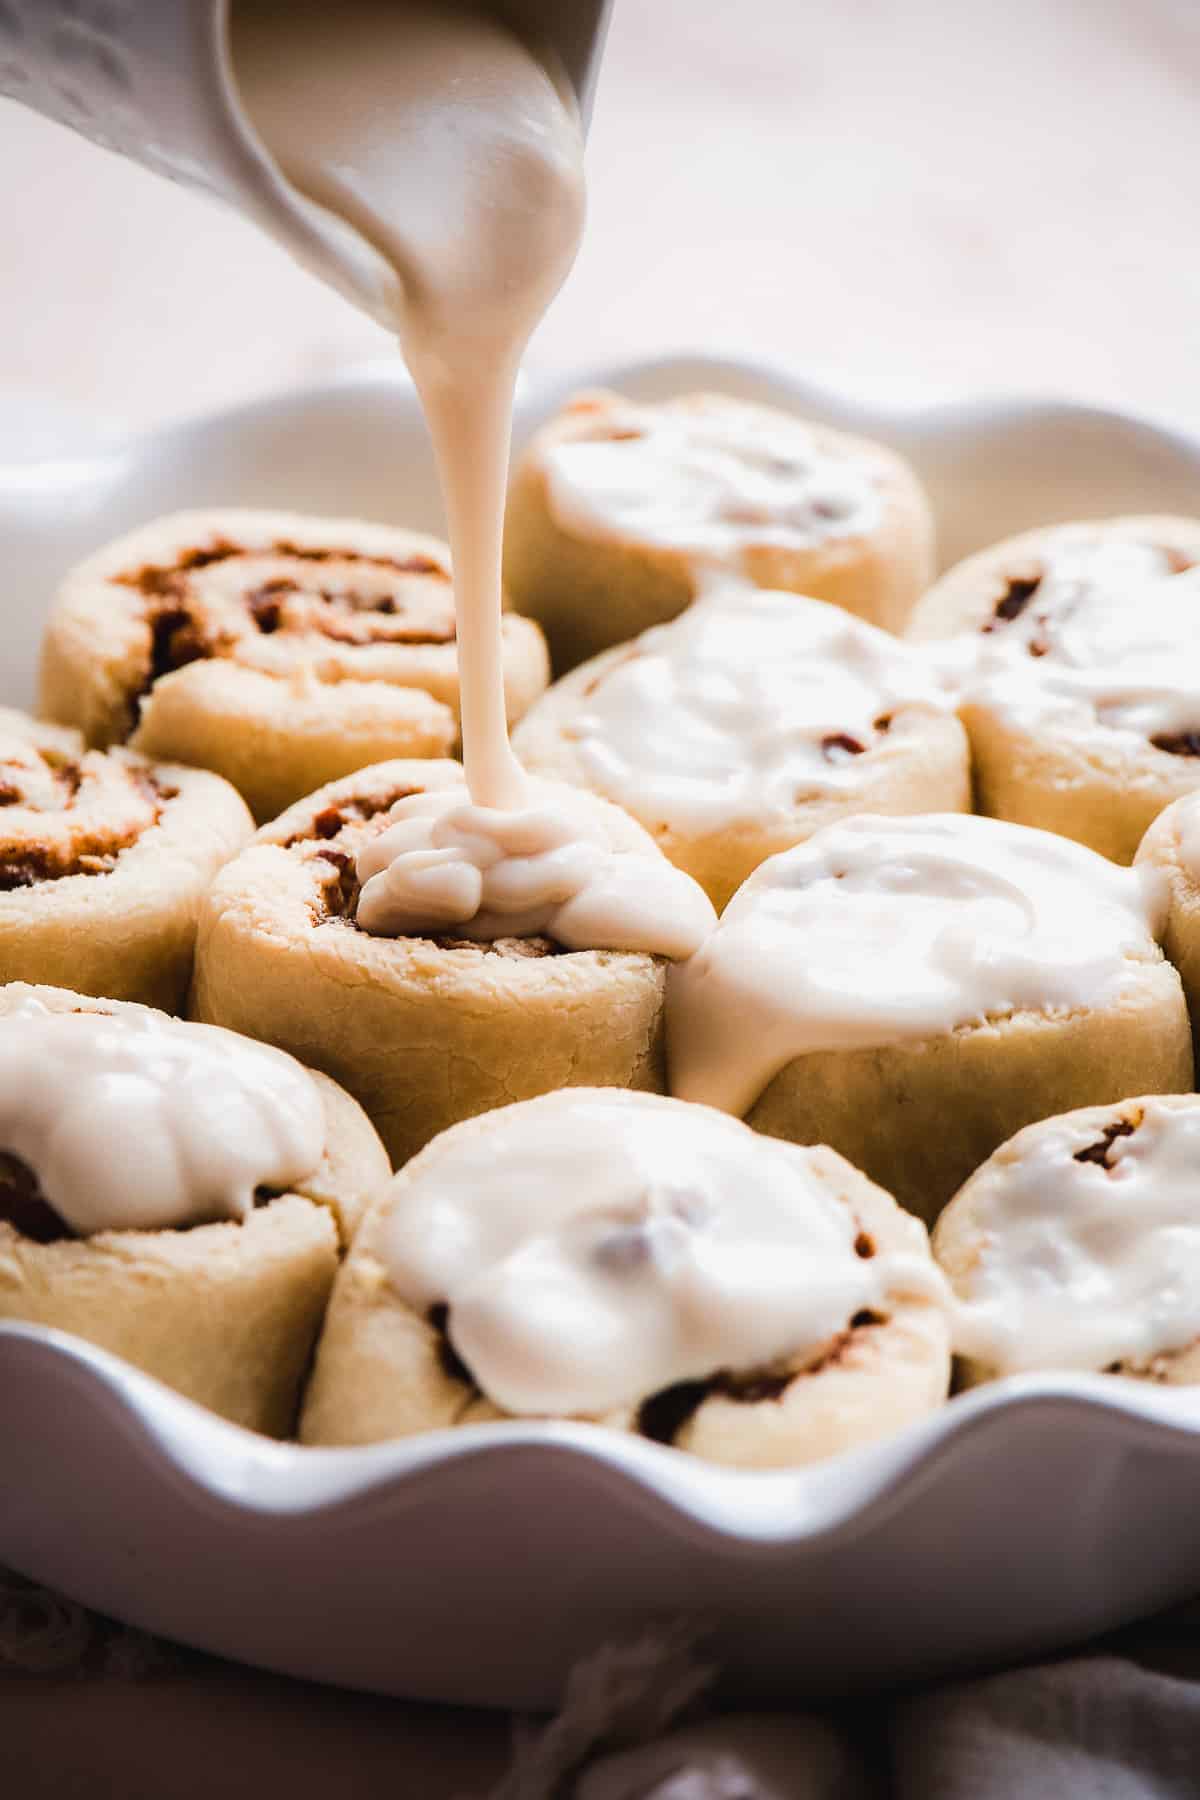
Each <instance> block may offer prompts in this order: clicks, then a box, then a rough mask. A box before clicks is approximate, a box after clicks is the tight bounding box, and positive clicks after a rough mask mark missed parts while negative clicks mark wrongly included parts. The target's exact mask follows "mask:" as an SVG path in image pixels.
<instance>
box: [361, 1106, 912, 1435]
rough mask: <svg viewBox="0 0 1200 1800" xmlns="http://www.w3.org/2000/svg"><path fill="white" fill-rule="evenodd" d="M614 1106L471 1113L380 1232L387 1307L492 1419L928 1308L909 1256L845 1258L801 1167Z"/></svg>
mask: <svg viewBox="0 0 1200 1800" xmlns="http://www.w3.org/2000/svg"><path fill="white" fill-rule="evenodd" d="M624 1099H625V1096H623V1095H622V1096H620V1097H619V1099H618V1100H616V1101H614V1100H613V1099H612V1098H610V1097H608V1096H606V1095H603V1094H598V1093H597V1094H592V1095H589V1096H587V1097H580V1096H578V1095H573V1094H569V1093H563V1094H554V1095H549V1096H546V1097H545V1098H544V1099H543V1100H540V1101H537V1102H533V1103H531V1105H530V1106H525V1107H511V1108H508V1109H506V1110H505V1111H504V1112H497V1113H492V1114H490V1115H489V1116H488V1120H487V1130H486V1131H479V1132H476V1133H464V1132H462V1131H459V1132H458V1133H456V1134H455V1135H454V1142H453V1147H451V1144H450V1141H449V1139H447V1140H444V1147H443V1149H442V1153H441V1154H440V1156H438V1158H437V1160H436V1163H434V1162H433V1161H432V1160H431V1161H430V1162H429V1164H428V1168H429V1174H428V1177H427V1179H425V1180H414V1182H413V1185H412V1188H411V1191H410V1192H409V1193H408V1194H407V1196H406V1198H405V1202H404V1204H403V1205H402V1206H397V1207H396V1208H395V1209H394V1211H393V1212H392V1214H391V1216H390V1218H389V1219H388V1221H387V1226H386V1236H385V1237H384V1239H383V1242H382V1243H381V1244H380V1245H379V1249H380V1252H381V1254H382V1256H383V1259H384V1262H385V1264H386V1267H387V1271H388V1275H389V1278H390V1280H391V1283H392V1286H393V1287H394V1289H395V1291H396V1292H397V1293H398V1294H399V1295H400V1297H401V1298H402V1299H403V1300H404V1301H405V1302H406V1303H407V1304H408V1305H409V1306H411V1307H412V1308H413V1309H414V1310H415V1311H417V1312H418V1313H419V1314H421V1315H422V1316H424V1315H425V1314H427V1313H428V1312H429V1311H430V1310H431V1309H432V1308H436V1307H444V1308H445V1309H446V1330H447V1335H448V1337H449V1339H450V1342H451V1343H452V1345H453V1347H454V1350H455V1352H456V1353H457V1355H458V1356H459V1357H460V1358H461V1359H462V1361H463V1363H465V1365H466V1366H467V1368H468V1369H469V1370H470V1372H471V1375H472V1377H473V1378H474V1380H475V1382H476V1383H477V1385H478V1386H479V1387H480V1389H481V1390H482V1391H483V1392H484V1393H485V1394H487V1396H488V1397H489V1398H490V1399H491V1400H493V1401H494V1402H495V1403H496V1404H497V1405H499V1406H501V1407H503V1408H504V1409H505V1410H506V1411H508V1412H511V1413H518V1414H520V1413H526V1414H535V1415H537V1414H551V1415H561V1414H566V1415H571V1414H585V1415H586V1414H592V1415H595V1414H604V1413H606V1412H609V1411H611V1410H612V1409H614V1408H617V1407H620V1406H627V1405H632V1404H634V1403H636V1402H637V1401H638V1400H639V1399H641V1398H642V1397H644V1396H645V1395H647V1394H654V1393H657V1392H660V1391H661V1390H663V1389H665V1388H669V1387H671V1386H673V1385H674V1384H675V1383H676V1382H682V1381H687V1380H693V1379H698V1378H701V1377H705V1376H709V1375H711V1374H712V1372H713V1371H714V1370H720V1369H748V1368H749V1369H758V1368H763V1367H768V1366H770V1365H771V1364H772V1363H774V1362H775V1361H776V1360H777V1359H779V1358H781V1357H784V1356H791V1355H795V1354H798V1353H799V1354H802V1353H803V1352H805V1351H809V1350H811V1349H813V1348H814V1347H816V1346H822V1345H825V1344H827V1343H829V1342H830V1341H831V1340H835V1339H837V1338H838V1336H839V1334H841V1333H843V1332H844V1331H845V1330H846V1329H847V1327H848V1324H849V1322H850V1321H851V1320H852V1319H853V1318H855V1317H856V1316H857V1315H859V1314H861V1313H862V1312H864V1311H868V1312H869V1311H872V1310H874V1309H883V1310H886V1308H887V1305H888V1303H889V1301H892V1300H894V1299H895V1298H896V1297H897V1296H899V1295H902V1294H907V1295H910V1296H915V1297H918V1298H921V1299H926V1300H934V1301H937V1300H938V1299H939V1298H940V1295H941V1293H942V1284H941V1281H940V1278H939V1276H938V1274H937V1271H936V1270H935V1269H934V1268H933V1266H932V1265H931V1264H930V1263H929V1262H928V1261H927V1260H926V1259H924V1258H923V1257H919V1256H917V1255H910V1254H906V1253H904V1252H894V1253H884V1254H879V1255H876V1254H874V1252H873V1247H872V1248H871V1249H865V1248H864V1246H863V1245H862V1243H861V1241H860V1239H859V1234H858V1227H857V1226H856V1223H855V1219H854V1216H853V1213H852V1211H851V1209H850V1208H849V1207H848V1206H847V1205H845V1204H844V1203H843V1202H842V1201H840V1200H839V1199H838V1198H837V1196H836V1194H835V1193H834V1192H833V1191H832V1189H831V1188H830V1187H829V1185H828V1184H827V1183H826V1184H825V1185H823V1184H822V1182H821V1180H820V1179H819V1178H818V1175H817V1173H816V1172H815V1169H814V1167H813V1163H812V1156H813V1153H812V1152H811V1151H806V1150H802V1149H798V1148H797V1147H795V1146H793V1145H787V1144H781V1143H778V1142H777V1141H775V1140H774V1139H770V1138H763V1137H757V1136H755V1135H754V1134H752V1133H750V1132H749V1131H748V1130H747V1128H746V1127H745V1126H744V1125H742V1124H741V1123H740V1122H738V1121H735V1120H732V1119H726V1118H722V1117H721V1116H720V1115H718V1114H714V1113H711V1112H702V1111H699V1110H693V1109H690V1108H682V1107H680V1108H678V1109H676V1108H674V1107H673V1106H672V1105H671V1103H670V1102H662V1103H660V1104H658V1105H656V1106H653V1107H650V1108H646V1109H645V1110H641V1109H639V1108H637V1107H634V1106H628V1105H622V1104H621V1103H620V1102H621V1101H623V1100H624ZM533 1107H536V1112H534V1111H533V1110H532V1108H533ZM514 1170H519V1172H520V1173H519V1179H514Z"/></svg>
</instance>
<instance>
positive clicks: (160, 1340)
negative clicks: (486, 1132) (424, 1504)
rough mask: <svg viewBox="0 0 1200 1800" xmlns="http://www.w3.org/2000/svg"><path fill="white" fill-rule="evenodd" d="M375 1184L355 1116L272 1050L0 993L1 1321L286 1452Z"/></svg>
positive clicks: (373, 1149) (325, 1084)
mask: <svg viewBox="0 0 1200 1800" xmlns="http://www.w3.org/2000/svg"><path fill="white" fill-rule="evenodd" d="M131 1147H132V1149H131ZM389 1173H390V1166H389V1164H388V1161H387V1158H386V1156H385V1154H384V1151H383V1146H382V1145H381V1144H380V1142H379V1139H378V1138H377V1137H376V1135H375V1133H374V1131H372V1129H371V1127H370V1125H369V1123H368V1122H367V1120H366V1118H365V1117H364V1116H363V1113H362V1111H361V1109H360V1108H359V1107H358V1106H357V1105H356V1104H355V1103H354V1101H353V1100H351V1099H350V1097H349V1095H347V1094H344V1093H342V1091H341V1090H340V1089H339V1088H337V1087H336V1086H335V1085H334V1083H333V1082H331V1081H329V1080H327V1079H326V1078H325V1077H324V1076H323V1075H313V1074H310V1073H309V1072H308V1071H307V1070H305V1069H303V1068H301V1067H300V1065H299V1064H298V1063H295V1062H293V1061H292V1059H291V1058H290V1057H286V1056H283V1055H281V1054H280V1053H279V1052H278V1051H275V1050H272V1049H270V1048H269V1047H268V1046H266V1045H263V1044H253V1043H249V1042H248V1041H246V1040H244V1039H240V1038H237V1037H235V1036H234V1035H233V1034H232V1033H230V1032H222V1031H213V1030H211V1029H209V1028H207V1027H202V1026H195V1025H185V1024H183V1023H182V1022H180V1021H179V1020H175V1019H169V1018H168V1017H166V1015H165V1014H162V1013H159V1012H155V1011H153V1010H151V1009H149V1008H146V1007H141V1006H131V1005H126V1004H123V1003H121V1002H119V1001H112V1000H97V999H90V998H85V997H84V996H81V995H79V994H75V993H71V992H69V991H68V990H66V989H63V988H54V987H39V986H29V985H26V984H24V983H13V984H11V985H9V986H7V987H3V988H0V1319H4V1320H15V1321H19V1322H21V1323H24V1324H31V1325H47V1326H53V1327H54V1328H55V1329H56V1330H59V1331H69V1332H73V1333H74V1334H75V1335H76V1336H78V1337H83V1338H86V1339H88V1340H89V1342H91V1343H93V1344H97V1345H99V1346H100V1348H102V1349H104V1350H108V1351H110V1352H112V1353H113V1354H114V1355H116V1356H120V1357H123V1358H124V1359H125V1360H126V1361H127V1362H131V1363H133V1364H135V1365H136V1367H138V1368H140V1369H143V1370H144V1371H145V1372H146V1373H147V1374H149V1375H153V1376H155V1377H157V1379H158V1380H160V1381H163V1382H165V1383H166V1384H167V1385H168V1386H169V1387H173V1388H175V1389H176V1390H177V1391H178V1392H179V1393H181V1394H185V1395H187V1397H188V1398H189V1399H192V1400H196V1401H198V1402H199V1403H200V1404H201V1405H203V1406H207V1407H209V1408H211V1410H212V1411H214V1412H217V1413H220V1414H221V1415H222V1416H223V1417H225V1418H227V1419H232V1420H233V1421H234V1422H235V1423H236V1424H241V1425H247V1426H249V1427H251V1428H252V1429H253V1430H256V1431H263V1432H267V1433H269V1434H271V1435H273V1436H281V1435H284V1434H285V1433H287V1432H288V1431H290V1430H291V1429H292V1427H293V1424H294V1421H295V1415H296V1402H297V1396H298V1394H299V1389H300V1383H301V1380H302V1378H303V1375H304V1371H305V1369H306V1367H307V1363H308V1359H309V1355H310V1353H311V1350H312V1344H313V1340H314V1338H315V1336H316V1333H317V1329H318V1327H319V1325H320V1321H321V1317H322V1314H323V1312H324V1308H325V1303H326V1300H327V1298H328V1295H329V1290H330V1287H331V1285H332V1282H333V1277H334V1273H335V1270H336V1268H337V1263H338V1251H339V1245H345V1244H346V1243H348V1242H349V1240H350V1238H351V1237H352V1235H353V1232H354V1230H355V1228H356V1227H357V1224H358V1221H359V1219H360V1217H361V1215H362V1213H363V1210H364V1208H365V1206H366V1204H367V1202H368V1201H369V1200H370V1199H372V1198H373V1197H374V1195H375V1194H376V1193H378V1191H379V1190H380V1188H381V1187H382V1186H383V1184H384V1183H385V1182H386V1180H387V1178H388V1175H389Z"/></svg>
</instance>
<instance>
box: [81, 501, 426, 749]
mask: <svg viewBox="0 0 1200 1800" xmlns="http://www.w3.org/2000/svg"><path fill="white" fill-rule="evenodd" d="M112 579H113V581H114V582H115V583H116V584H117V585H119V586H121V587H125V588H131V589H132V590H133V591H134V592H135V593H136V594H138V595H139V596H140V597H141V598H142V600H143V602H144V608H145V622H146V644H145V659H144V669H143V679H142V685H141V688H140V689H139V690H138V692H137V693H136V694H134V695H133V696H132V699H131V706H132V709H133V711H134V712H135V713H136V711H137V709H138V707H139V705H140V702H141V701H142V700H143V699H144V697H145V695H146V694H147V693H148V692H149V690H150V689H151V687H153V685H154V683H155V682H156V681H158V680H159V679H160V678H161V677H162V676H164V675H167V674H170V673H171V672H172V671H173V670H175V669H181V668H183V667H185V665H186V664H188V663H191V662H197V661H199V660H200V659H202V658H206V657H224V658H227V659H230V660H232V661H235V662H239V663H242V664H243V665H245V666H247V667H250V668H256V669H260V670H262V671H264V672H265V673H268V674H270V673H274V674H288V673H291V672H292V671H294V670H296V669H298V668H300V667H302V666H305V665H312V664H316V665H317V666H318V667H319V665H320V663H321V660H322V657H323V656H327V655H328V652H329V646H330V645H337V646H338V647H339V648H340V649H343V650H350V651H355V650H369V649H372V648H375V647H379V646H389V645H396V646H406V647H414V646H433V645H445V644H453V642H454V639H455V624H454V591H453V586H452V582H451V575H450V567H449V562H448V559H439V558H437V557H435V556H433V555H430V554H427V553H425V552H414V553H413V554H411V555H408V556H388V555H384V554H382V553H371V552H366V551H362V550H354V549H350V548H341V547H338V546H335V545H331V546H329V547H328V548H314V547H312V546H306V545H301V544H297V543H294V542H292V541H291V540H290V539H287V538H280V539H278V540H276V541H274V542H272V543H271V544H269V545H267V546H265V547H251V546H248V545H244V544H240V543H236V542H234V541H233V540H231V539H228V538H224V537H217V538H216V539H214V541H213V542H212V543H211V544H208V545H206V546H192V547H189V548H186V549H183V550H181V551H180V552H179V553H178V555H177V556H176V557H175V558H174V560H173V561H171V562H163V563H144V564H142V565H140V566H139V567H136V568H130V569H125V570H123V571H121V572H120V573H119V574H117V575H115V576H114V577H112ZM133 722H134V721H131V723H133Z"/></svg>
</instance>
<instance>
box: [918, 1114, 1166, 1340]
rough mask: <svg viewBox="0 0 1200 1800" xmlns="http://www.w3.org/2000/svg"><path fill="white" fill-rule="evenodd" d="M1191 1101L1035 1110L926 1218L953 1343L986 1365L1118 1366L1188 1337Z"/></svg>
mask: <svg viewBox="0 0 1200 1800" xmlns="http://www.w3.org/2000/svg"><path fill="white" fill-rule="evenodd" d="M1198 1179H1200V1100H1198V1099H1197V1098H1196V1097H1195V1096H1183V1097H1168V1098H1155V1097H1149V1098H1146V1099H1143V1100H1138V1101H1136V1102H1127V1103H1125V1104H1124V1105H1123V1106H1121V1107H1120V1108H1117V1109H1110V1113H1109V1118H1108V1122H1107V1123H1105V1122H1104V1121H1103V1117H1102V1115H1098V1113H1097V1112H1096V1111H1095V1110H1089V1111H1088V1112H1084V1113H1073V1114H1068V1115H1065V1116H1064V1117H1062V1118H1058V1119H1048V1120H1046V1121H1045V1122H1044V1123H1042V1124H1038V1125H1032V1126H1030V1127H1029V1128H1028V1130H1026V1131H1024V1132H1022V1133H1020V1135H1019V1136H1018V1137H1016V1138H1015V1139H1013V1140H1012V1142H1011V1143H1010V1144H1007V1145H1006V1146H1005V1147H1004V1148H1003V1149H1002V1150H1000V1151H998V1152H997V1153H996V1155H995V1156H994V1157H992V1158H991V1160H990V1161H989V1162H987V1163H985V1164H984V1166H983V1168H982V1169H981V1170H980V1171H979V1173H978V1174H977V1175H976V1176H974V1177H973V1178H972V1180H971V1181H970V1182H968V1184H967V1186H966V1187H965V1188H964V1189H963V1190H962V1193H961V1194H960V1195H959V1196H958V1198H957V1199H956V1200H955V1201H954V1202H952V1204H951V1205H950V1207H949V1208H948V1209H947V1211H946V1212H945V1213H944V1214H943V1216H942V1220H941V1221H940V1222H939V1225H938V1229H937V1231H936V1233H935V1235H934V1248H935V1251H937V1253H938V1254H939V1255H940V1256H941V1257H942V1258H943V1261H944V1263H945V1266H946V1268H947V1271H948V1273H950V1275H951V1279H952V1282H953V1285H954V1288H955V1291H956V1294H957V1304H956V1307H955V1315H954V1337H955V1348H956V1349H957V1350H958V1351H959V1352H960V1353H961V1354H962V1355H963V1356H965V1357H967V1358H969V1359H970V1360H971V1361H972V1362H973V1363H975V1364H977V1365H978V1366H979V1367H980V1368H981V1369H983V1370H984V1371H986V1372H987V1373H988V1374H995V1375H1005V1374H1012V1373H1016V1372H1018V1371H1020V1370H1026V1369H1046V1368H1071V1369H1096V1370H1099V1369H1111V1368H1115V1367H1119V1366H1122V1365H1131V1372H1137V1371H1138V1369H1139V1366H1140V1367H1141V1368H1143V1369H1144V1368H1145V1366H1146V1365H1147V1364H1149V1363H1151V1362H1153V1360H1154V1359H1155V1358H1157V1357H1160V1356H1166V1355H1170V1354H1171V1353H1174V1352H1178V1351H1180V1350H1183V1349H1186V1348H1188V1347H1189V1346H1191V1345H1193V1344H1194V1343H1195V1342H1196V1340H1197V1339H1198V1338H1200V1216H1198V1214H1197V1207H1196V1185H1197V1180H1198Z"/></svg>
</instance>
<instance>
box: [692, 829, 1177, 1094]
mask: <svg viewBox="0 0 1200 1800" xmlns="http://www.w3.org/2000/svg"><path fill="white" fill-rule="evenodd" d="M1160 910H1161V894H1160V888H1159V884H1158V883H1157V882H1156V881H1155V880H1154V879H1153V878H1150V879H1145V878H1144V876H1143V872H1142V871H1136V870H1129V869H1123V868H1118V867H1117V866H1116V864H1114V863H1110V862H1108V861H1106V860H1105V858H1104V857H1101V856H1097V855H1096V854H1095V852H1094V851H1091V850H1087V849H1084V848H1083V846H1082V845H1079V844H1075V843H1072V842H1070V841H1069V840H1068V839H1066V838H1060V837H1055V836H1052V835H1051V834H1050V833H1049V832H1043V831H1033V830H1030V829H1029V828H1028V827H1026V826H1022V825H1009V824H1006V823H1003V822H1001V821H1000V820H996V819H984V818H976V817H970V816H960V815H957V814H943V815H936V814H935V815H930V816H926V817H924V818H909V819H884V818H869V817H862V818H855V819H849V820H846V821H845V822H844V823H842V824H838V825H833V826H830V827H828V828H827V829H825V830H823V831H820V832H818V833H817V834H816V835H815V836H814V837H812V838H810V839H809V841H808V842H807V843H805V844H801V845H800V846H799V847H798V848H797V849H795V850H789V851H787V852H785V853H784V854H783V855H781V856H774V857H771V858H770V859H769V860H768V861H767V862H765V863H764V864H763V865H762V867H761V868H760V869H758V870H757V871H756V873H755V874H754V875H752V876H751V877H750V879H749V881H747V882H746V883H745V885H744V886H743V887H742V888H740V889H739V891H738V893H737V894H736V895H735V896H734V898H733V900H732V901H731V902H730V904H729V906H728V907H727V909H726V911H725V913H724V914H723V916H722V918H721V921H720V923H719V925H718V926H717V929H716V930H715V931H714V932H713V933H712V934H711V936H710V937H709V938H708V940H707V941H706V942H705V944H704V945H703V946H702V947H701V949H700V950H699V951H698V952H697V954H696V955H695V956H694V957H693V958H692V959H691V961H690V962H689V963H687V964H686V965H685V966H683V967H679V968H675V969H673V970H672V971H671V977H670V981H669V983H668V990H667V1041H668V1065H669V1069H670V1078H671V1091H672V1092H673V1093H675V1094H677V1095H679V1096H680V1097H681V1098H682V1099H685V1100H700V1101H704V1102H707V1103H708V1104H709V1105H711V1106H719V1107H722V1108H724V1109H725V1110H726V1111H728V1112H734V1113H743V1112H746V1111H747V1110H748V1109H749V1108H750V1107H751V1106H752V1105H753V1103H754V1102H755V1100H756V1099H757V1098H758V1097H759V1095H760V1094H761V1093H762V1091H763V1089H764V1088H765V1087H766V1086H767V1084H768V1082H769V1081H770V1080H771V1078H772V1076H774V1075H775V1074H777V1073H778V1071H779V1070H780V1069H781V1068H783V1067H784V1065H785V1064H787V1063H788V1062H790V1061H792V1060H793V1059H794V1058H795V1057H798V1056H803V1055H805V1054H807V1053H809V1052H811V1051H818V1050H853V1049H864V1048H871V1047H874V1046H877V1045H880V1044H886V1043H891V1042H895V1041H897V1040H899V1039H904V1038H921V1037H926V1036H930V1035H932V1034H935V1033H941V1032H949V1031H953V1030H955V1029H956V1028H957V1027H959V1026H963V1025H969V1024H980V1023H982V1022H984V1021H985V1020H986V1019H988V1018H992V1017H996V1016H1005V1015H1008V1014H1011V1013H1014V1012H1019V1011H1022V1010H1025V1009H1033V1010H1038V1011H1043V1010H1062V1011H1070V1010H1071V1009H1072V1008H1074V1007H1080V1006H1090V1005H1097V1004H1102V1003H1104V1002H1106V1001H1110V1000H1112V999H1114V998H1115V997H1117V996H1118V995H1119V994H1120V993H1121V992H1122V991H1123V990H1124V988H1125V986H1126V984H1127V983H1128V981H1129V979H1130V975H1131V966H1132V965H1131V963H1130V960H1129V959H1130V958H1139V957H1140V958H1143V959H1144V958H1147V957H1150V956H1152V955H1156V950H1155V943H1154V936H1153V930H1152V927H1153V924H1154V922H1155V920H1156V919H1157V917H1158V914H1159V911H1160Z"/></svg>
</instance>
